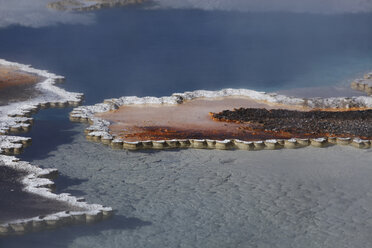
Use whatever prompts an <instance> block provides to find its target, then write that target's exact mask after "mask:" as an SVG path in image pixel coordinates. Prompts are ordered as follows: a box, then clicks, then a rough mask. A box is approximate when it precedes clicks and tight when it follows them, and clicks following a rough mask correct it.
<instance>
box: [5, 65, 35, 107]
mask: <svg viewBox="0 0 372 248" xmlns="http://www.w3.org/2000/svg"><path fill="white" fill-rule="evenodd" d="M40 80H41V78H40V77H39V76H36V75H33V74H30V73H26V72H23V71H20V70H19V69H18V68H16V67H11V66H2V65H0V106H1V105H6V104H8V103H9V102H16V101H22V100H27V99H29V98H30V97H33V96H35V95H37V94H38V91H37V90H36V89H35V87H34V85H35V84H36V83H38V82H40Z"/></svg>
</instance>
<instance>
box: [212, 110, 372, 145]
mask: <svg viewBox="0 0 372 248" xmlns="http://www.w3.org/2000/svg"><path fill="white" fill-rule="evenodd" d="M211 115H212V118H213V119H214V120H218V121H228V122H237V123H246V124H249V127H250V128H251V129H253V130H264V131H272V132H287V133H291V134H294V135H298V134H300V135H301V134H324V135H326V136H345V137H362V138H371V137H372V110H360V111H338V112H335V111H318V110H314V111H307V112H305V111H294V110H285V109H273V110H267V109H257V108H239V109H234V110H224V111H222V112H220V113H211Z"/></svg>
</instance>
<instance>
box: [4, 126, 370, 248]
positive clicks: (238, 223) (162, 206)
mask: <svg viewBox="0 0 372 248" xmlns="http://www.w3.org/2000/svg"><path fill="white" fill-rule="evenodd" d="M73 131H78V134H76V133H75V132H71V133H72V138H73V141H72V143H70V144H64V145H60V146H58V147H57V150H55V151H52V152H50V154H49V155H50V156H49V157H47V158H45V159H42V160H35V161H33V162H34V163H35V164H40V165H44V166H48V165H51V166H53V167H56V168H58V169H59V170H60V172H61V173H62V174H64V175H65V176H68V177H71V179H70V180H72V181H71V182H76V183H75V185H70V186H69V187H67V188H64V189H63V190H64V191H70V192H75V193H76V192H80V193H81V194H85V195H84V196H85V197H86V198H87V200H88V201H89V202H97V203H103V204H106V205H109V206H112V207H113V208H115V209H117V215H116V216H115V217H114V218H113V219H111V220H109V221H106V222H102V223H99V224H96V225H93V226H76V227H69V228H62V229H58V230H55V231H47V232H41V233H34V234H30V235H26V236H24V237H16V238H14V237H13V238H8V239H4V240H3V241H0V245H1V247H3V246H2V245H4V247H17V246H18V247H19V246H20V245H22V247H27V246H32V245H34V246H35V247H50V246H51V244H53V246H54V247H66V246H68V247H369V246H371V245H372V239H371V238H370V235H369V234H370V233H371V231H372V228H371V227H372V200H371V199H372V198H371V196H372V195H371V193H369V191H370V188H371V186H372V182H371V180H370V178H371V176H372V166H371V161H372V150H357V149H354V148H352V147H342V146H335V147H331V148H328V149H318V148H304V149H298V150H279V151H257V152H247V151H217V150H193V149H189V150H178V151H171V150H170V151H159V152H128V151H115V150H111V149H109V148H108V147H104V146H103V145H101V144H95V143H90V142H88V141H85V139H84V136H83V126H81V125H78V126H75V127H74V128H73ZM57 186H58V184H57Z"/></svg>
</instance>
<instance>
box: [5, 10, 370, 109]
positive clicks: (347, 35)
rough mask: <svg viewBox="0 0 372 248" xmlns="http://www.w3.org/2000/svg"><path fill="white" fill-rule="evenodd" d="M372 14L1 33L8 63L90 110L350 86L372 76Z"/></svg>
mask: <svg viewBox="0 0 372 248" xmlns="http://www.w3.org/2000/svg"><path fill="white" fill-rule="evenodd" d="M371 24H372V15H371V14H358V15H352V14H349V15H315V14H289V13H270V14H265V13H261V14H254V13H237V12H218V11H200V10H156V11H155V10H147V11H146V10H139V9H111V10H105V11H100V12H97V14H96V20H95V23H94V24H92V25H57V26H51V27H46V28H37V29H35V28H25V27H17V26H12V27H8V28H5V29H0V57H2V58H5V59H8V60H11V61H17V62H20V63H28V64H32V65H33V66H34V67H36V68H43V69H48V70H50V71H52V72H55V73H57V74H61V75H64V76H66V77H67V79H68V81H67V83H66V85H65V87H66V88H67V89H69V90H74V91H79V92H84V93H85V94H86V98H87V103H89V104H92V103H96V102H98V101H101V100H103V99H105V98H111V97H119V96H123V95H141V96H143V95H155V96H161V95H169V94H171V93H173V92H183V91H186V90H196V89H211V90H214V89H221V88H226V87H231V88H250V89H256V90H264V91H273V90H280V89H288V88H301V87H312V86H322V85H334V84H340V83H346V82H347V83H348V82H349V81H347V80H351V79H353V78H354V77H356V75H360V74H361V73H363V72H366V71H368V70H370V69H371V68H372V42H371V40H372V29H371Z"/></svg>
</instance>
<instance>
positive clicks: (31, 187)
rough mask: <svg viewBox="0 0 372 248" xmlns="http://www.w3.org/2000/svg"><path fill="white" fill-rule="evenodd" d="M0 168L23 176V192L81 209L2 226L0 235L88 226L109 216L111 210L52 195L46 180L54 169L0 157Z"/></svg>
mask: <svg viewBox="0 0 372 248" xmlns="http://www.w3.org/2000/svg"><path fill="white" fill-rule="evenodd" d="M0 164H1V166H7V167H9V168H12V169H15V170H17V171H21V172H26V173H27V174H26V176H24V177H23V179H22V181H21V183H22V184H24V191H26V192H29V193H33V194H37V195H40V196H42V197H45V198H48V199H51V200H55V201H60V202H63V203H67V204H68V205H69V206H71V207H75V208H79V209H81V210H79V211H62V212H57V213H53V214H49V215H45V216H43V217H40V216H35V217H33V218H27V219H18V220H14V221H10V222H8V223H3V224H1V225H0V235H8V234H20V233H26V232H30V231H37V230H40V229H48V228H55V227H58V226H61V225H66V224H78V223H92V222H95V221H99V220H101V219H104V218H107V217H109V216H110V215H111V214H112V209H111V208H109V207H104V206H102V205H99V204H88V203H86V202H84V201H82V198H77V197H74V196H71V195H69V194H67V193H62V194H54V193H53V192H51V187H52V186H53V185H54V182H53V181H52V180H51V179H49V178H52V177H55V176H56V174H57V170H56V169H41V168H40V167H37V166H34V165H31V164H30V163H28V162H25V161H20V160H19V159H17V158H15V157H13V156H5V155H0Z"/></svg>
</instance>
